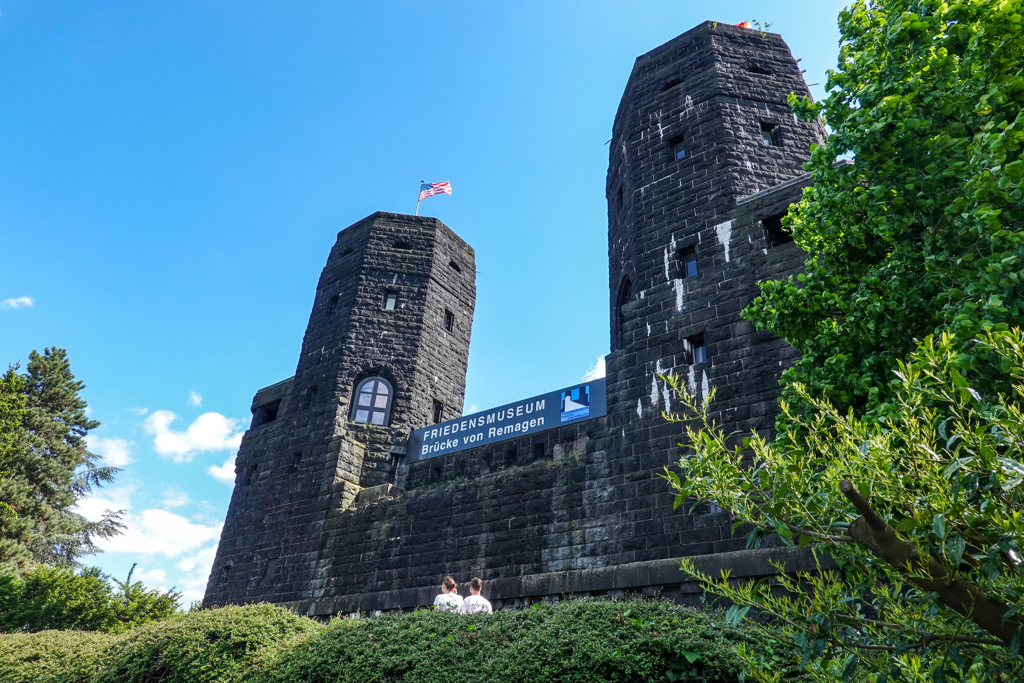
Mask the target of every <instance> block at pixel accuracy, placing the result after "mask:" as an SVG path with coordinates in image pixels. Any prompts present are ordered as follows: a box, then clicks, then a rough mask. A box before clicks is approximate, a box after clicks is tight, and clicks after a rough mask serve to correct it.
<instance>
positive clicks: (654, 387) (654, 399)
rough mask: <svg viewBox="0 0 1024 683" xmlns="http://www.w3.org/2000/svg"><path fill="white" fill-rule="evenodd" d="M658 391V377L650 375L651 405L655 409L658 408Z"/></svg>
mask: <svg viewBox="0 0 1024 683" xmlns="http://www.w3.org/2000/svg"><path fill="white" fill-rule="evenodd" d="M658 393H659V392H658V377H657V375H651V405H652V406H653V407H654V409H655V410H657V409H658Z"/></svg>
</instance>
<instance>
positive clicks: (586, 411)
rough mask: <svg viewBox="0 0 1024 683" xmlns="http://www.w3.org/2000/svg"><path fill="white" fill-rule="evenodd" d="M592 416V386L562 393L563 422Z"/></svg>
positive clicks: (587, 385)
mask: <svg viewBox="0 0 1024 683" xmlns="http://www.w3.org/2000/svg"><path fill="white" fill-rule="evenodd" d="M588 415H590V385H589V384H586V385H584V386H582V387H576V388H575V389H569V390H567V391H563V392H562V415H561V417H562V419H561V421H562V422H568V421H569V420H576V419H579V418H581V417H587V416H588Z"/></svg>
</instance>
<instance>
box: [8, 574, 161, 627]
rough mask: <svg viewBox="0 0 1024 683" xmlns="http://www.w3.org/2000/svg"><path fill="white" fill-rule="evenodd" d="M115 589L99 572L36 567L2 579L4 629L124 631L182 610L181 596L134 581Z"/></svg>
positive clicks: (130, 575)
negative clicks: (180, 606) (180, 604)
mask: <svg viewBox="0 0 1024 683" xmlns="http://www.w3.org/2000/svg"><path fill="white" fill-rule="evenodd" d="M134 571H135V567H134V566H133V567H132V570H131V571H129V572H128V578H127V579H126V580H125V581H115V582H114V583H115V584H116V585H117V589H116V590H115V589H113V588H112V587H111V585H110V583H109V582H108V580H107V578H108V577H106V576H104V575H103V574H102V573H101V572H100V570H99V569H97V568H95V567H92V568H85V569H78V570H76V569H75V568H73V567H71V566H67V565H64V566H56V567H53V566H48V565H36V566H34V567H32V568H31V569H29V570H28V571H26V572H25V573H24V574H23V575H19V574H16V573H14V572H10V573H7V574H3V575H0V631H5V632H8V633H17V632H21V631H28V632H35V631H45V630H51V629H60V630H66V629H73V630H82V631H106V632H113V633H120V632H123V631H126V630H128V629H129V628H131V627H133V626H137V625H140V624H146V623H149V622H150V621H154V620H157V619H163V618H166V617H169V616H171V615H172V614H174V613H175V612H176V611H177V609H178V601H179V599H180V598H181V593H177V592H174V591H171V592H169V593H161V592H159V591H156V590H152V589H147V588H145V587H144V586H143V585H142V583H140V582H137V581H136V582H132V573H133V572H134Z"/></svg>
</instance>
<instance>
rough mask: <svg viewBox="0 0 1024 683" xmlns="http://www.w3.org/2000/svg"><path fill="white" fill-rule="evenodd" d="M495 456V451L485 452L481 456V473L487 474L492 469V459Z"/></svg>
mask: <svg viewBox="0 0 1024 683" xmlns="http://www.w3.org/2000/svg"><path fill="white" fill-rule="evenodd" d="M493 457H494V454H493V453H484V454H483V455H481V456H480V474H487V473H488V472H490V471H491V459H492V458H493Z"/></svg>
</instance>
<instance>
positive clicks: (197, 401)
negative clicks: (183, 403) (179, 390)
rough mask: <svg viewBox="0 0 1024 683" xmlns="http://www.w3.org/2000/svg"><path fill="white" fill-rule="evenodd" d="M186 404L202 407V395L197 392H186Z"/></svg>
mask: <svg viewBox="0 0 1024 683" xmlns="http://www.w3.org/2000/svg"><path fill="white" fill-rule="evenodd" d="M188 404H189V405H190V406H201V405H203V395H202V394H200V393H199V392H198V391H190V392H188Z"/></svg>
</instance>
